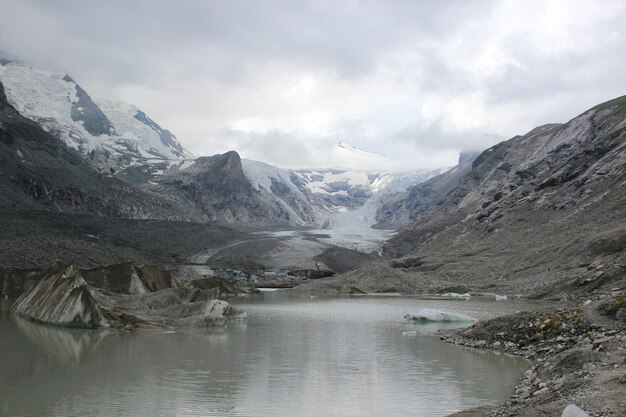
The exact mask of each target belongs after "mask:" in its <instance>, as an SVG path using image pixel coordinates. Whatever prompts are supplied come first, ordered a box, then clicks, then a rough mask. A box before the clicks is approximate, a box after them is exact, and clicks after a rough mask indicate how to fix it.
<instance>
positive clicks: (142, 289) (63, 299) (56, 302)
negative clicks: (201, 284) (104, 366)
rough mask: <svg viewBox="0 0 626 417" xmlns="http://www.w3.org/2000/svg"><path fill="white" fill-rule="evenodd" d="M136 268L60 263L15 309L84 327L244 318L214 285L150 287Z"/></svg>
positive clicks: (209, 322) (180, 324) (60, 323)
mask: <svg viewBox="0 0 626 417" xmlns="http://www.w3.org/2000/svg"><path fill="white" fill-rule="evenodd" d="M138 270H139V271H140V270H141V269H140V268H138V269H136V268H135V267H134V266H132V265H131V264H120V265H115V266H113V267H110V268H108V269H107V268H99V269H96V270H86V271H81V270H79V269H77V268H75V267H74V266H63V265H60V264H57V265H55V266H53V267H51V268H49V270H48V273H47V274H42V275H43V276H42V277H41V280H40V281H39V282H38V283H37V284H36V285H35V286H34V287H33V288H32V289H31V290H30V291H28V292H26V293H24V294H23V295H22V296H21V297H20V298H19V299H18V300H17V301H16V303H15V304H14V305H13V307H12V309H11V311H12V312H13V313H14V314H16V315H19V316H22V317H25V318H28V319H30V320H34V321H37V322H41V323H45V324H49V325H54V326H62V327H85V328H102V327H104V328H126V329H128V328H135V327H139V328H141V327H157V328H168V327H207V326H223V325H226V324H228V322H229V321H230V320H242V319H245V318H246V314H245V312H243V311H241V310H239V309H237V308H235V307H232V306H230V304H228V303H227V302H226V301H222V300H216V299H214V296H215V293H214V291H211V290H205V289H199V288H173V287H170V288H165V289H161V290H157V291H155V292H151V291H150V286H149V284H150V281H149V280H148V281H147V282H148V285H146V284H145V282H146V281H144V280H143V278H142V277H141V276H140V273H138ZM145 271H150V272H151V274H152V275H150V274H145V275H144V276H152V277H153V278H154V276H155V275H156V276H159V275H160V278H163V276H164V275H167V274H165V272H164V271H163V270H161V271H159V272H158V273H155V271H157V270H156V269H155V268H152V269H145ZM84 275H87V276H88V277H89V278H88V279H85V278H84ZM88 282H91V283H93V284H95V285H97V286H98V287H96V286H92V285H89V283H88ZM152 282H153V283H155V282H161V283H163V281H162V280H160V281H157V280H153V281H152ZM171 282H172V283H176V280H175V279H172V281H171ZM223 286H224V285H223Z"/></svg>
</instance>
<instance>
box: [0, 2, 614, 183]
mask: <svg viewBox="0 0 626 417" xmlns="http://www.w3.org/2000/svg"><path fill="white" fill-rule="evenodd" d="M0 7H1V8H2V10H5V11H6V10H10V13H2V14H1V15H0V51H2V54H3V55H4V56H8V57H13V58H19V59H20V60H22V61H24V62H26V63H28V64H33V65H37V66H42V67H45V68H51V69H54V70H57V71H60V72H64V73H70V74H72V76H73V77H74V79H75V80H76V81H77V82H78V83H79V84H80V85H82V86H83V87H84V88H85V89H86V90H87V91H89V92H90V94H92V96H93V97H94V98H96V99H98V98H100V99H112V100H121V101H124V102H129V103H134V104H135V105H137V106H138V107H139V108H141V109H143V110H144V111H145V112H146V114H150V115H151V117H153V118H154V120H158V121H159V123H161V124H162V125H164V126H168V128H169V129H171V130H172V132H176V135H177V137H178V138H179V140H180V141H181V142H182V143H183V144H184V145H185V147H186V148H187V149H188V150H189V151H191V152H193V153H195V154H197V155H213V154H216V153H223V152H226V151H228V150H232V149H235V150H237V151H238V152H239V153H240V154H241V156H242V157H243V158H247V159H253V160H259V161H263V162H266V163H270V164H273V165H278V166H282V167H289V168H322V167H325V168H328V167H338V166H341V167H347V168H353V169H363V168H369V167H371V165H372V161H371V160H370V159H367V158H365V159H364V158H360V157H358V156H356V155H355V154H351V155H346V154H345V152H343V151H342V148H340V147H337V146H336V144H337V143H338V142H340V141H343V142H346V143H348V144H350V145H352V146H355V147H356V148H359V149H362V150H364V151H367V152H371V153H376V154H382V155H384V156H386V157H388V159H387V160H378V161H376V167H375V168H376V169H378V170H385V169H387V170H399V171H402V170H414V169H428V168H439V167H443V166H452V165H454V164H455V163H456V160H457V158H458V153H459V151H462V150H464V151H472V150H482V149H486V148H488V147H490V146H492V145H494V144H496V143H498V142H499V141H501V140H504V139H506V138H509V137H512V136H514V135H515V134H518V133H519V132H526V131H529V130H530V129H532V128H534V127H535V126H539V125H542V124H545V123H552V122H566V121H567V120H568V119H569V118H571V117H572V115H575V114H579V113H580V112H582V111H584V110H585V109H587V108H590V107H591V106H593V105H595V104H597V103H600V102H603V101H606V100H608V99H611V98H613V97H615V96H617V95H619V94H621V93H622V91H616V86H623V85H626V73H625V72H624V71H623V68H624V67H625V66H626V53H624V52H626V51H625V49H626V39H625V32H624V31H625V30H624V25H623V22H624V18H625V17H626V4H625V3H624V2H622V1H609V0H608V1H602V2H595V1H581V2H577V3H576V7H572V5H571V2H568V1H565V0H560V1H549V2H545V1H531V2H528V1H482V2H466V1H448V2H445V3H432V2H421V1H418V2H392V3H389V2H379V1H373V2H359V1H349V2H340V3H337V2H331V1H303V2H282V1H259V2H240V1H232V2H194V1H181V2H176V3H172V2H166V1H133V2H122V1H107V2H96V3H94V2H70V1H55V2H47V1H37V0H26V1H14V0H0ZM163 22H167V24H163Z"/></svg>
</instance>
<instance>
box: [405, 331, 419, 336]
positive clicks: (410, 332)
mask: <svg viewBox="0 0 626 417" xmlns="http://www.w3.org/2000/svg"><path fill="white" fill-rule="evenodd" d="M402 336H406V337H414V336H417V332H416V331H415V330H409V331H408V332H402Z"/></svg>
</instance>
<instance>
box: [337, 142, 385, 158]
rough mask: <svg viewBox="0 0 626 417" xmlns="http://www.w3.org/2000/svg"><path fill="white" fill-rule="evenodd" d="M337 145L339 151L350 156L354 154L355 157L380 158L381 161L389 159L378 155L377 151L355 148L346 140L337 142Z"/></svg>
mask: <svg viewBox="0 0 626 417" xmlns="http://www.w3.org/2000/svg"><path fill="white" fill-rule="evenodd" d="M337 146H339V150H340V152H341V153H343V154H346V155H350V156H353V157H354V156H356V157H360V158H368V159H375V160H382V161H389V160H390V158H388V157H386V156H384V155H380V154H377V153H373V152H368V151H364V150H362V149H359V148H356V147H354V146H352V145H350V144H349V143H346V142H339V143H338V144H337Z"/></svg>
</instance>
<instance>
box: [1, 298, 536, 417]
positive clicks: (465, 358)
mask: <svg viewBox="0 0 626 417" xmlns="http://www.w3.org/2000/svg"><path fill="white" fill-rule="evenodd" d="M231 301H232V303H233V304H238V305H240V306H241V307H242V308H244V309H245V310H246V311H247V312H248V315H249V320H248V322H247V323H246V324H237V325H231V326H229V327H228V328H227V329H213V330H197V331H184V332H177V333H125V332H107V331H88V330H70V329H59V328H50V327H46V326H42V325H38V324H34V323H31V322H29V321H26V320H23V319H19V318H16V317H12V316H11V315H9V313H7V312H6V311H3V312H2V313H0V314H1V315H0V415H2V416H36V417H40V416H81V417H82V416H87V415H89V416H443V415H446V414H448V413H452V412H454V411H458V410H461V409H465V408H469V407H473V406H477V405H483V404H497V403H498V402H501V401H503V400H504V399H505V398H507V397H508V396H509V395H510V394H511V391H512V390H513V387H514V385H515V383H516V380H517V379H518V378H519V377H520V376H521V374H522V373H523V372H524V371H525V370H526V369H527V368H528V367H529V366H530V365H529V363H528V362H527V361H524V360H522V359H519V358H514V357H511V356H507V355H499V354H494V353H489V352H484V351H479V350H474V349H469V348H463V347H457V346H452V345H448V344H445V343H443V342H441V341H440V340H439V339H438V337H437V336H436V335H434V333H435V332H436V330H437V329H439V328H442V325H436V324H431V325H419V324H410V323H406V322H405V321H404V320H403V318H402V317H403V316H404V314H406V313H410V312H416V311H417V310H419V309H420V308H434V309H440V310H446V311H453V312H459V313H464V314H468V315H471V316H474V317H478V318H481V317H490V316H495V315H501V314H505V313H510V312H514V311H516V310H520V309H527V308H528V307H529V306H528V305H525V304H522V303H515V302H494V301H475V300H470V301H439V300H437V301H432V300H418V299H415V298H405V297H358V298H346V297H329V298H322V297H320V298H310V297H302V296H287V295H284V294H282V293H278V292H265V293H262V294H261V295H259V296H255V297H252V298H247V299H246V298H239V299H234V300H231ZM6 307H7V306H6V304H5V305H4V308H3V310H6ZM407 331H409V332H410V331H416V332H417V335H416V336H407V335H403V332H407Z"/></svg>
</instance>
